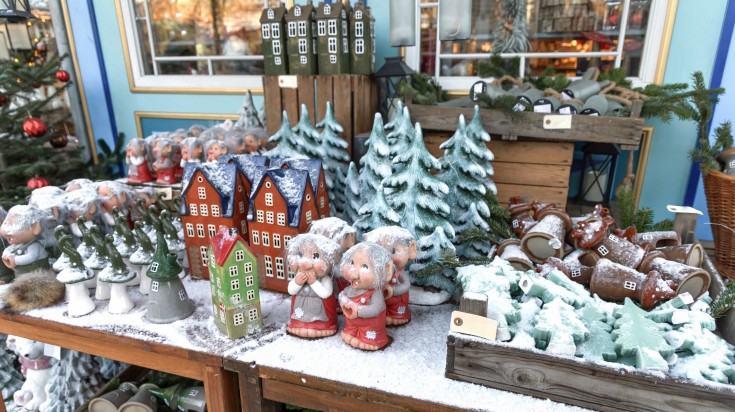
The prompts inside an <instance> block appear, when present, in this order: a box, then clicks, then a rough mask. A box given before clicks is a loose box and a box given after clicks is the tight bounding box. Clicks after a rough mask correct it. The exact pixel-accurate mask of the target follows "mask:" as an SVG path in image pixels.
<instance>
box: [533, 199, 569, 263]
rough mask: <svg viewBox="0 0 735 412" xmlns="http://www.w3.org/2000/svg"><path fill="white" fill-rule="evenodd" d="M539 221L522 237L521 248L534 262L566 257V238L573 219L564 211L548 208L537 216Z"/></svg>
mask: <svg viewBox="0 0 735 412" xmlns="http://www.w3.org/2000/svg"><path fill="white" fill-rule="evenodd" d="M537 221H538V223H537V224H536V225H534V226H533V228H531V230H529V231H528V233H526V235H525V236H523V239H521V249H523V252H524V253H525V254H526V255H527V256H528V257H529V258H530V259H531V260H532V261H534V262H536V263H541V262H543V261H544V260H545V259H546V258H548V257H552V256H553V257H556V258H559V259H561V258H563V257H564V238H565V237H566V233H567V231H568V230H569V229H571V227H572V221H571V219H570V218H569V215H567V214H566V213H565V212H564V211H562V210H560V209H556V208H546V209H544V210H542V211H541V212H540V213H539V214H538V216H537Z"/></svg>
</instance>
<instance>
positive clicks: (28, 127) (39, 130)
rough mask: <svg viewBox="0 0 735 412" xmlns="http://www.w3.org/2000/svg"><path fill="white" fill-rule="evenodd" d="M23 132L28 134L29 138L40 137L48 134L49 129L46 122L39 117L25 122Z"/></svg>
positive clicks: (30, 118)
mask: <svg viewBox="0 0 735 412" xmlns="http://www.w3.org/2000/svg"><path fill="white" fill-rule="evenodd" d="M23 131H24V132H26V134H27V135H28V136H29V137H39V136H43V135H44V134H46V132H47V131H48V127H47V126H46V122H44V121H43V120H41V119H39V118H37V117H29V118H28V119H26V120H25V121H24V122H23Z"/></svg>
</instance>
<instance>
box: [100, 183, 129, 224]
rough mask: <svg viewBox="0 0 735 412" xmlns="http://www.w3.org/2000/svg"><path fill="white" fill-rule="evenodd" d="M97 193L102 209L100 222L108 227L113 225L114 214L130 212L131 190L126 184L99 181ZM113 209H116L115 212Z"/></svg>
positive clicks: (125, 214) (127, 213)
mask: <svg viewBox="0 0 735 412" xmlns="http://www.w3.org/2000/svg"><path fill="white" fill-rule="evenodd" d="M97 195H98V196H99V199H98V202H99V204H100V206H101V209H102V210H101V212H102V213H101V214H102V222H103V223H104V224H105V225H107V226H108V227H113V226H115V216H116V215H118V214H122V215H123V216H127V215H129V214H130V210H131V209H132V207H133V192H132V191H131V190H130V188H129V187H128V186H127V185H123V184H121V183H119V182H114V181H104V182H99V183H98V184H97ZM115 209H117V212H115ZM128 227H129V226H128Z"/></svg>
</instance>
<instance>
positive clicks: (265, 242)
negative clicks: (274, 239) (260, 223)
mask: <svg viewBox="0 0 735 412" xmlns="http://www.w3.org/2000/svg"><path fill="white" fill-rule="evenodd" d="M270 245H271V239H270V237H269V236H268V232H263V246H270Z"/></svg>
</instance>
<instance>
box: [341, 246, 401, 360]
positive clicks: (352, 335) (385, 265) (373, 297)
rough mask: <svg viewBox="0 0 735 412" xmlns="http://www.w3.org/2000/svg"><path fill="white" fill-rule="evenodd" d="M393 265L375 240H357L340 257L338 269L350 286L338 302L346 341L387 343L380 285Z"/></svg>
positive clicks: (368, 345) (372, 345) (374, 346)
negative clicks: (343, 320) (343, 322)
mask: <svg viewBox="0 0 735 412" xmlns="http://www.w3.org/2000/svg"><path fill="white" fill-rule="evenodd" d="M394 269H395V268H394V266H393V261H392V260H391V258H390V255H389V254H388V252H387V251H386V250H385V249H384V248H383V247H382V246H380V245H378V244H376V243H370V242H362V243H358V244H357V245H355V246H353V247H351V248H350V249H349V250H348V251H347V253H345V255H344V256H343V257H342V260H341V261H340V271H341V272H342V276H343V277H344V278H345V279H348V280H349V281H350V286H348V287H347V288H346V289H345V290H343V291H342V293H340V294H339V305H340V307H341V308H342V313H343V314H344V316H345V328H344V330H343V331H342V339H343V340H344V341H345V342H346V343H348V344H349V345H351V346H353V347H355V348H359V349H363V350H378V349H382V348H384V347H385V346H386V345H388V343H390V338H389V337H388V334H387V333H386V327H385V315H386V313H385V300H384V299H383V289H384V288H385V284H386V279H388V278H390V276H391V274H392V273H393V272H394Z"/></svg>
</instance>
